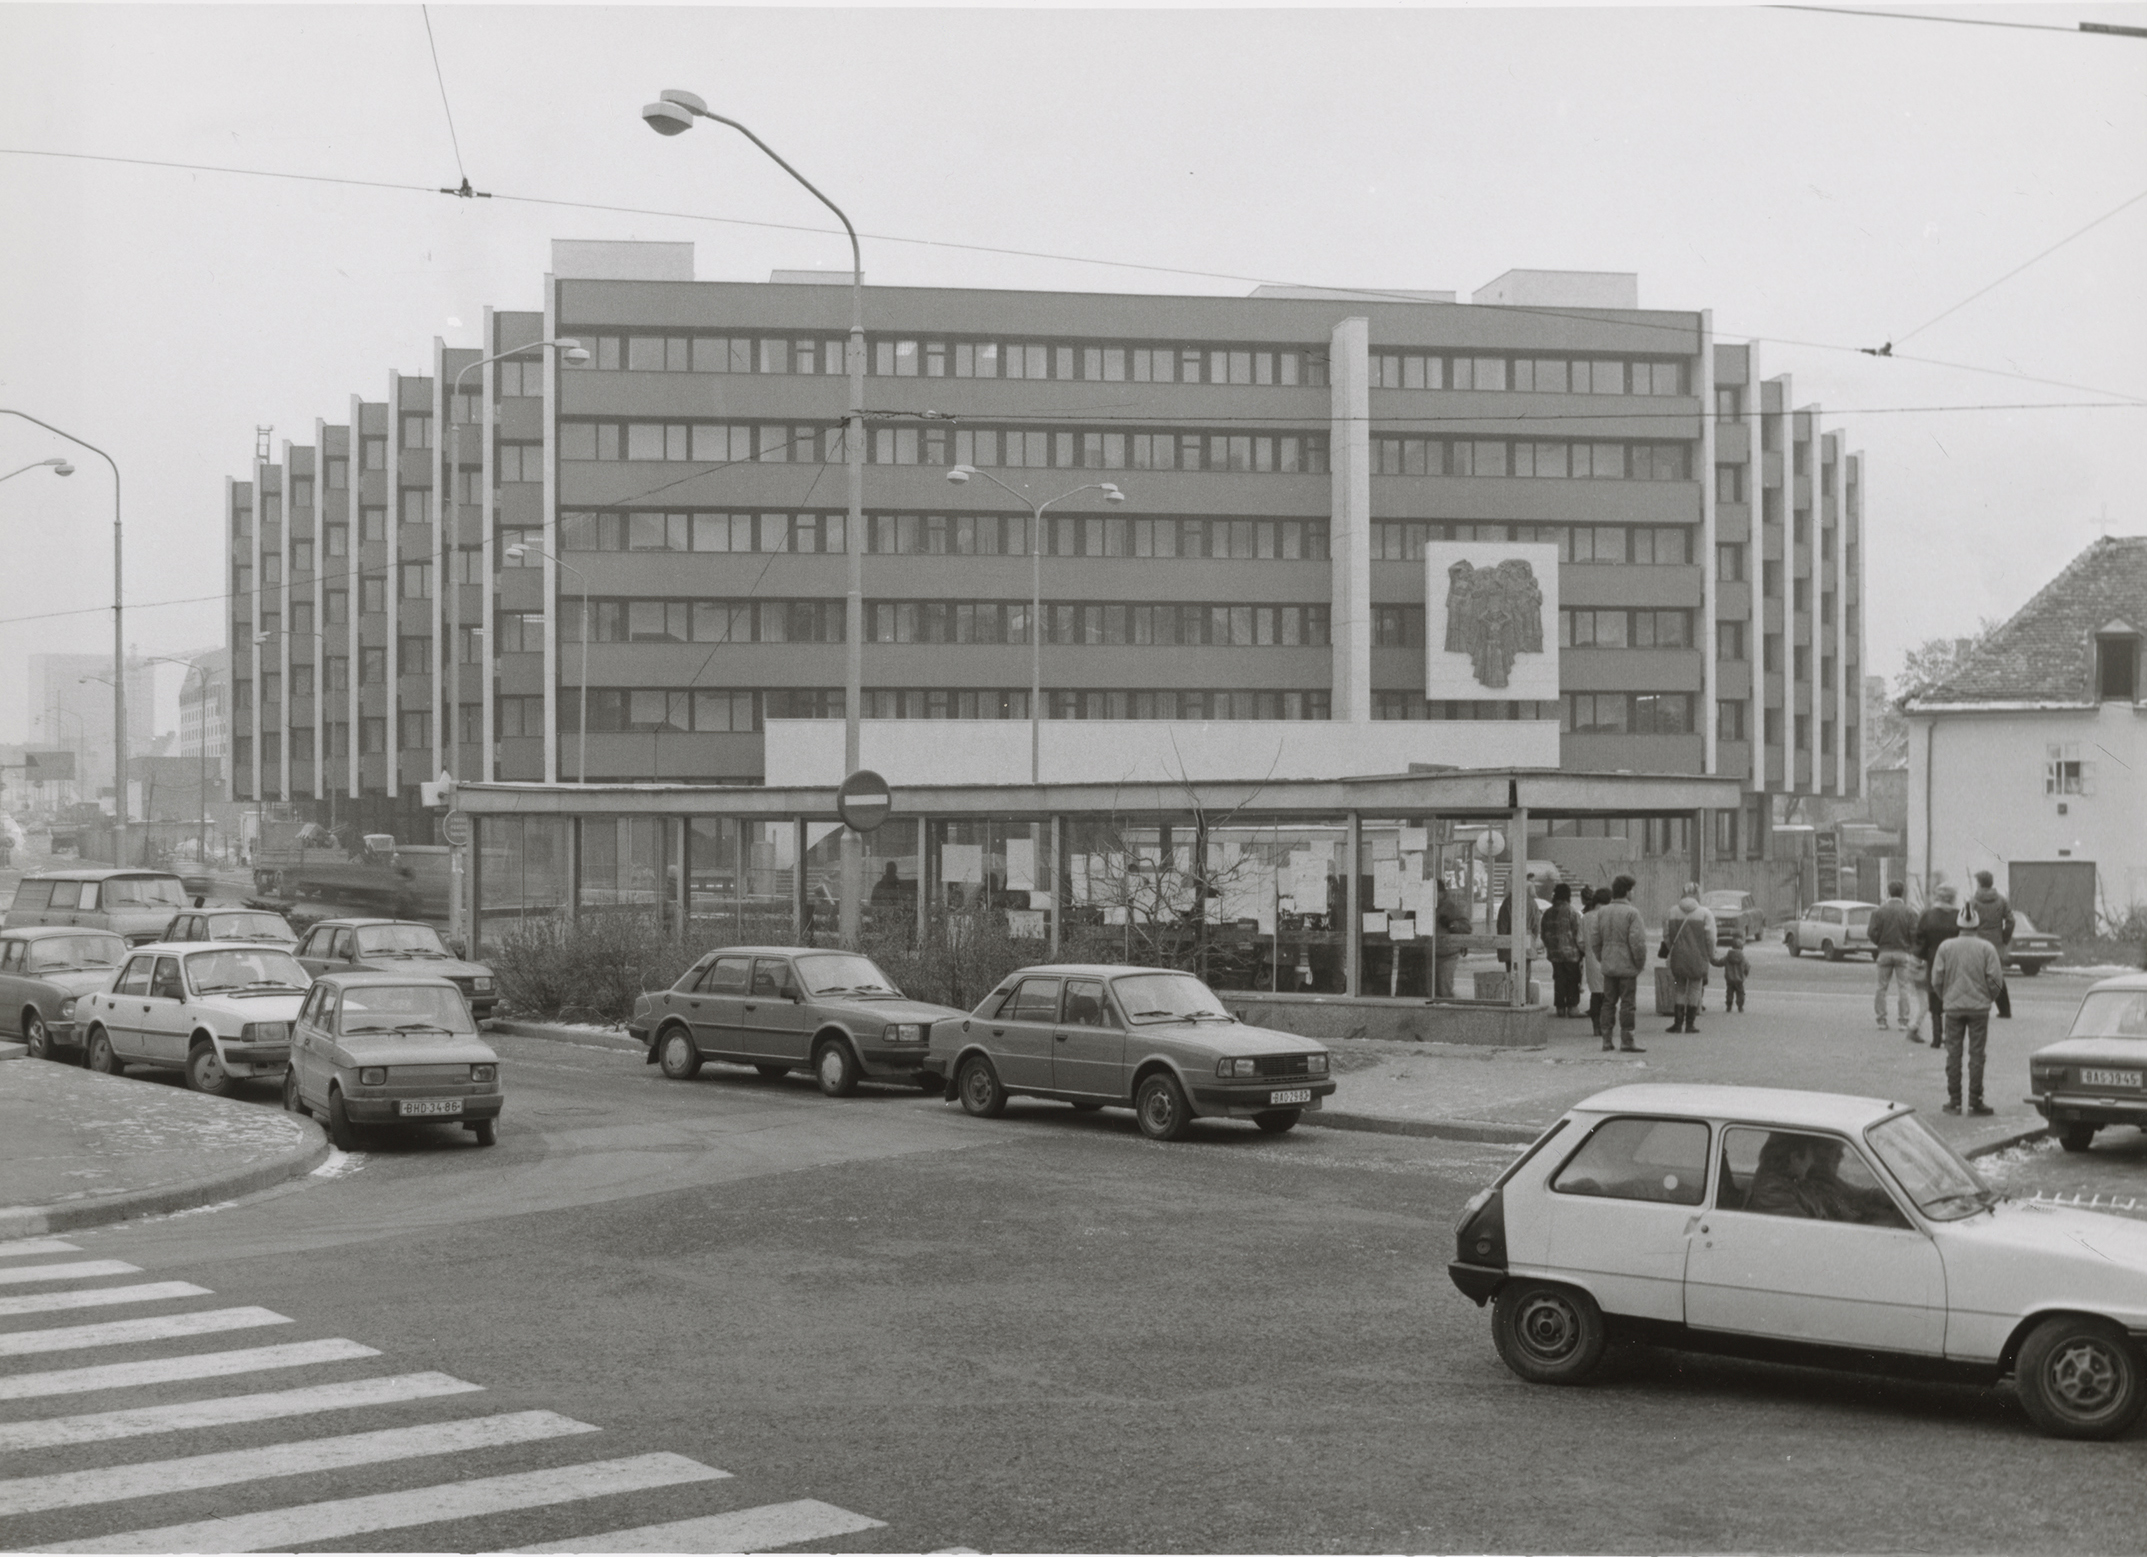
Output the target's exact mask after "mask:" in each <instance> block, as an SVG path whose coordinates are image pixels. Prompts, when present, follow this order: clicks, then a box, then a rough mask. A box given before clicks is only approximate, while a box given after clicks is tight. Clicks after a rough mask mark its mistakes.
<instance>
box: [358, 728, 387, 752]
mask: <svg viewBox="0 0 2147 1557" xmlns="http://www.w3.org/2000/svg"><path fill="white" fill-rule="evenodd" d="M387 749H388V721H387V720H386V719H360V720H359V721H358V753H359V755H360V756H371V755H373V754H375V753H378V752H384V751H386V750H387Z"/></svg>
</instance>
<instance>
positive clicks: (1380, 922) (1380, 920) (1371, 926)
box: [1364, 914, 1387, 935]
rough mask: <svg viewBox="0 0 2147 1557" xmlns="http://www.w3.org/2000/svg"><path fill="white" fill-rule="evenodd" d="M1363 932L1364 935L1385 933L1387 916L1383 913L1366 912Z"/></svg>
mask: <svg viewBox="0 0 2147 1557" xmlns="http://www.w3.org/2000/svg"><path fill="white" fill-rule="evenodd" d="M1364 933H1365V934H1366V935H1385V934H1386V933H1387V916H1386V915H1385V914H1366V915H1365V916H1364Z"/></svg>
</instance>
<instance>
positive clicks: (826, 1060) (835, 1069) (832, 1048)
mask: <svg viewBox="0 0 2147 1557" xmlns="http://www.w3.org/2000/svg"><path fill="white" fill-rule="evenodd" d="M813 1079H814V1080H815V1081H817V1082H819V1083H820V1090H821V1091H822V1092H825V1093H826V1094H827V1095H828V1096H829V1097H848V1096H850V1094H851V1093H853V1092H855V1091H856V1090H857V1056H856V1055H854V1054H852V1053H851V1052H850V1046H849V1045H848V1044H846V1043H844V1042H843V1041H842V1040H841V1039H840V1038H830V1039H828V1040H827V1041H825V1042H824V1043H822V1044H821V1045H820V1047H819V1048H817V1049H815V1050H813Z"/></svg>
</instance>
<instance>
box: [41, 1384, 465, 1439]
mask: <svg viewBox="0 0 2147 1557" xmlns="http://www.w3.org/2000/svg"><path fill="white" fill-rule="evenodd" d="M483 1388H484V1386H483V1385H482V1384H466V1383H464V1382H463V1381H462V1380H461V1379H458V1378H453V1377H451V1376H449V1375H448V1374H445V1373H398V1374H394V1375H391V1376H390V1377H387V1378H380V1379H356V1380H353V1381H352V1382H350V1383H347V1384H314V1385H308V1386H306V1387H305V1388H303V1389H281V1390H272V1391H268V1392H266V1393H263V1394H258V1395H223V1396H219V1397H217V1398H215V1399H212V1400H183V1401H180V1402H178V1403H177V1404H175V1405H169V1406H137V1407H135V1408H134V1409H132V1410H127V1411H84V1412H81V1413H79V1414H77V1415H75V1416H54V1417H46V1418H44V1419H43V1420H42V1421H36V1422H0V1453H4V1452H6V1451H8V1450H10V1449H48V1448H51V1447H52V1446H53V1445H55V1444H67V1443H103V1442H106V1441H108V1440H110V1439H113V1438H138V1437H141V1436H142V1435H143V1434H145V1433H172V1432H179V1431H182V1430H184V1429H186V1428H192V1427H223V1426H227V1425H229V1424H230V1423H233V1422H266V1421H269V1420H271V1419H273V1418H276V1417H284V1416H305V1415H308V1414H309V1413H311V1412H315V1411H347V1410H350V1409H351V1408H353V1407H356V1406H382V1405H389V1404H392V1403H394V1402H397V1401H403V1400H425V1399H429V1398H430V1397H432V1396H435V1395H463V1394H469V1393H472V1392H475V1391H479V1390H482V1389H483Z"/></svg>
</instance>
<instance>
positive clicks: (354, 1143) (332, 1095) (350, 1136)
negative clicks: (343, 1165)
mask: <svg viewBox="0 0 2147 1557" xmlns="http://www.w3.org/2000/svg"><path fill="white" fill-rule="evenodd" d="M328 1139H329V1140H331V1141H333V1142H335V1148H336V1150H337V1151H339V1152H354V1151H356V1150H357V1149H358V1127H357V1126H356V1125H354V1124H352V1123H351V1122H350V1110H348V1109H347V1108H345V1107H344V1106H343V1093H342V1091H341V1089H336V1090H332V1091H330V1092H329V1094H328Z"/></svg>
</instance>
